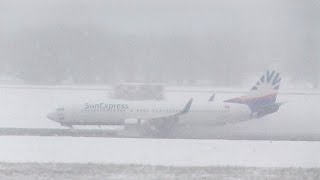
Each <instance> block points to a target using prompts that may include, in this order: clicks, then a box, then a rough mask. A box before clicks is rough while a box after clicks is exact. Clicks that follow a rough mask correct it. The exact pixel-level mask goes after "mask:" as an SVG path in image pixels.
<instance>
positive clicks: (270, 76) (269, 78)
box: [252, 71, 281, 90]
mask: <svg viewBox="0 0 320 180" xmlns="http://www.w3.org/2000/svg"><path fill="white" fill-rule="evenodd" d="M280 82H281V77H280V73H277V72H276V71H271V72H270V71H267V73H266V74H264V75H263V76H262V77H261V78H260V80H259V81H258V82H257V83H256V85H255V86H254V87H253V88H252V90H258V89H259V87H260V86H261V85H266V84H268V85H270V86H271V87H272V88H273V89H274V90H279V88H280Z"/></svg>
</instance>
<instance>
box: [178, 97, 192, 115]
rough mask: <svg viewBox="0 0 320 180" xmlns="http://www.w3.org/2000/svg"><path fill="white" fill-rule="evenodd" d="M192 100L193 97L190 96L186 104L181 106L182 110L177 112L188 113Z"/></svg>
mask: <svg viewBox="0 0 320 180" xmlns="http://www.w3.org/2000/svg"><path fill="white" fill-rule="evenodd" d="M192 102H193V98H191V99H190V100H189V101H188V103H187V104H186V106H185V107H184V108H183V110H182V111H181V112H180V113H179V115H182V114H186V113H188V112H189V111H190V108H191V105H192Z"/></svg>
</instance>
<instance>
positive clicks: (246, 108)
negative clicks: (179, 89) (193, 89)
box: [47, 70, 283, 136]
mask: <svg viewBox="0 0 320 180" xmlns="http://www.w3.org/2000/svg"><path fill="white" fill-rule="evenodd" d="M280 83H281V76H280V73H278V72H277V71H274V70H272V71H270V70H268V71H266V72H265V73H264V74H263V76H262V77H261V78H260V79H259V80H258V82H257V83H256V84H255V85H254V86H253V87H252V88H251V90H250V91H249V92H247V94H246V95H244V96H241V97H236V98H232V99H228V100H225V101H223V102H213V100H214V97H215V94H213V95H212V96H211V97H210V99H209V101H207V102H201V103H199V102H198V103H194V102H193V99H192V98H191V99H190V100H189V101H188V102H187V103H185V104H181V103H170V102H166V101H160V102H159V101H124V100H108V101H107V102H95V103H83V104H79V105H74V106H66V107H62V108H57V109H56V110H55V111H54V112H52V113H49V114H48V115H47V118H48V119H50V120H52V121H55V122H58V123H60V124H61V125H62V126H68V127H71V128H72V127H73V126H75V125H97V126H101V125H121V126H123V127H124V129H125V130H128V131H129V130H132V129H134V130H137V131H139V132H140V133H141V134H143V135H147V136H148V135H151V136H167V135H169V134H171V132H173V131H174V130H175V128H177V127H181V126H209V127H210V126H221V125H225V124H234V123H240V122H243V121H249V120H252V119H259V118H261V117H264V116H267V115H269V114H272V113H275V112H277V111H278V110H279V108H280V106H281V105H282V104H283V103H278V102H276V99H277V95H278V91H279V88H280Z"/></svg>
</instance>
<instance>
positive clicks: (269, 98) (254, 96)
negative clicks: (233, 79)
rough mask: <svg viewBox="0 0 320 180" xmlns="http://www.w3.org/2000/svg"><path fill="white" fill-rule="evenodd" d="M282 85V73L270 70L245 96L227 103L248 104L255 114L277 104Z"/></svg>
mask: <svg viewBox="0 0 320 180" xmlns="http://www.w3.org/2000/svg"><path fill="white" fill-rule="evenodd" d="M280 83H281V76H280V73H278V72H276V71H274V70H273V71H269V70H268V71H267V72H265V74H264V75H263V76H262V77H261V78H260V79H259V80H258V82H257V83H256V84H255V85H254V86H253V87H252V88H251V90H250V91H249V92H248V93H247V94H246V95H245V96H242V97H237V98H233V99H229V100H226V101H225V102H229V103H239V104H247V105H248V106H249V107H250V108H251V110H252V111H253V112H255V111H257V110H258V109H261V108H262V107H266V106H269V105H272V104H274V103H275V102H276V100H277V96H278V91H279V89H280Z"/></svg>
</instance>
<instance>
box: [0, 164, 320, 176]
mask: <svg viewBox="0 0 320 180" xmlns="http://www.w3.org/2000/svg"><path fill="white" fill-rule="evenodd" d="M319 178H320V170H319V169H301V168H243V167H162V166H143V165H110V164H108V165H104V164H37V163H26V164H6V163H0V179H1V180H21V179H23V180H34V179H41V180H64V179H65V180H69V179H75V180H101V179H107V180H118V179H125V180H143V179H145V180H153V179H156V180H159V179H161V180H163V179H166V180H177V179H181V180H186V179H208V180H235V179H239V180H240V179H248V180H256V179H258V180H301V179H303V180H318V179H319Z"/></svg>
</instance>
